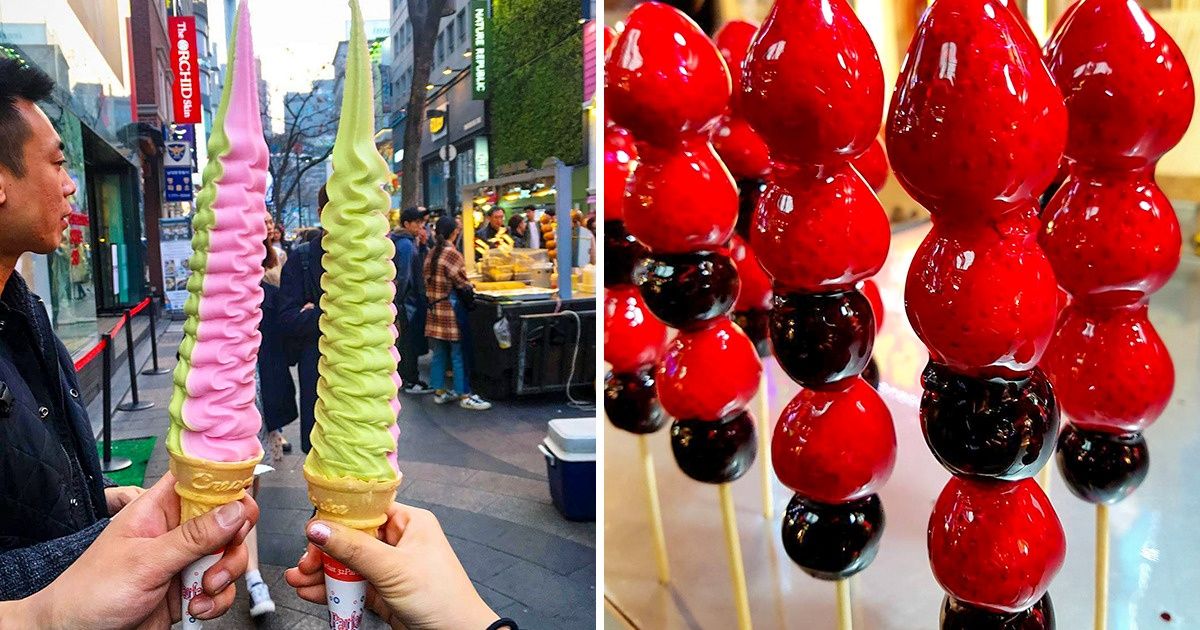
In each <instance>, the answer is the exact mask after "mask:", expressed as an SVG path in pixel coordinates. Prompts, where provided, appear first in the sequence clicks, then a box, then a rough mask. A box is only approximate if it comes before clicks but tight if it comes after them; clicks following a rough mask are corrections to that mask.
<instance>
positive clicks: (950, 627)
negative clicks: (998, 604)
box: [940, 593, 1055, 630]
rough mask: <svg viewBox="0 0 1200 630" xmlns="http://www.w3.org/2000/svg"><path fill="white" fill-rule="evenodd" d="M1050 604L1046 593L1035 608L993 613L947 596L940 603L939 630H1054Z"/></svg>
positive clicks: (1052, 608) (1052, 609) (1052, 606)
mask: <svg viewBox="0 0 1200 630" xmlns="http://www.w3.org/2000/svg"><path fill="white" fill-rule="evenodd" d="M1054 627H1055V626H1054V604H1052V603H1051V602H1050V593H1046V594H1045V595H1043V596H1042V598H1041V599H1039V600H1038V601H1037V603H1036V604H1034V605H1033V606H1031V607H1030V608H1027V609H1026V610H1022V611H1021V612H1015V613H997V612H993V611H990V610H986V609H983V608H979V607H978V606H972V605H971V604H968V603H966V602H960V601H958V600H956V599H954V598H953V597H950V596H949V595H947V596H946V598H945V599H944V600H943V601H942V621H941V626H940V630H1054Z"/></svg>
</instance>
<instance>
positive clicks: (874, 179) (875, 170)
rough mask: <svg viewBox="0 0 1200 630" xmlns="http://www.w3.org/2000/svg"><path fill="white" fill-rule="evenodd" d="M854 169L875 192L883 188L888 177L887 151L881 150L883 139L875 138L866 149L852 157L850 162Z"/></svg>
mask: <svg viewBox="0 0 1200 630" xmlns="http://www.w3.org/2000/svg"><path fill="white" fill-rule="evenodd" d="M851 164H853V165H854V169H855V170H857V171H858V172H859V174H860V175H862V177H863V179H865V180H867V185H868V186H870V187H871V190H874V191H875V192H876V193H878V192H879V191H881V190H883V187H884V185H885V184H887V178H888V161H887V153H885V152H884V150H883V141H882V140H880V139H879V138H875V141H874V142H872V143H871V146H870V147H868V148H867V150H866V151H864V152H863V153H862V155H859V156H858V157H856V158H854V161H853V162H851Z"/></svg>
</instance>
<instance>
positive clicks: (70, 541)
mask: <svg viewBox="0 0 1200 630" xmlns="http://www.w3.org/2000/svg"><path fill="white" fill-rule="evenodd" d="M106 525H108V519H104V520H102V521H99V522H97V523H95V524H94V525H92V526H91V527H88V528H86V529H82V530H80V531H78V532H75V533H74V534H71V535H70V536H63V537H62V538H55V539H54V540H47V541H46V542H43V543H38V544H36V545H31V546H29V547H22V548H20V549H13V550H11V551H5V552H3V553H0V600H13V599H21V598H24V597H29V596H30V595H32V594H34V593H36V592H38V591H40V590H42V589H43V588H46V586H47V585H49V584H50V583H51V582H53V581H54V580H55V578H57V577H58V576H59V575H61V574H62V572H63V571H66V570H67V567H69V566H71V564H73V563H74V562H75V561H76V560H78V559H79V556H81V555H83V552H84V551H87V548H88V547H90V546H91V544H92V543H93V542H95V540H96V537H97V536H99V535H100V532H102V531H104V527H105V526H106Z"/></svg>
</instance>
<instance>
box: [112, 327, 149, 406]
mask: <svg viewBox="0 0 1200 630" xmlns="http://www.w3.org/2000/svg"><path fill="white" fill-rule="evenodd" d="M125 346H126V354H128V356H129V395H130V400H129V402H126V403H121V404H119V405H117V409H120V410H121V411H142V410H144V409H149V408H151V407H153V406H154V403H152V402H150V401H149V400H139V399H138V383H137V366H135V365H134V361H135V358H134V355H135V354H136V353H135V352H134V349H135V348H134V347H133V318H132V317H130V315H129V309H125Z"/></svg>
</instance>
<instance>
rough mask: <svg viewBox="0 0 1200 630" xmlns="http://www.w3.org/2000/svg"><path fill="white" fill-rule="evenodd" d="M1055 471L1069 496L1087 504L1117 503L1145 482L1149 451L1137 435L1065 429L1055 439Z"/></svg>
mask: <svg viewBox="0 0 1200 630" xmlns="http://www.w3.org/2000/svg"><path fill="white" fill-rule="evenodd" d="M1058 469H1059V470H1060V471H1062V475H1063V480H1065V481H1066V482H1067V488H1069V489H1070V490H1071V494H1074V495H1075V496H1077V497H1079V498H1080V499H1083V500H1084V501H1087V502H1089V503H1109V504H1112V503H1117V502H1119V501H1121V500H1122V499H1124V498H1125V497H1127V496H1129V495H1130V494H1133V491H1134V490H1137V488H1138V486H1140V485H1142V481H1144V480H1145V479H1146V474H1147V473H1148V472H1149V471H1150V449H1149V447H1147V446H1146V438H1145V437H1143V436H1142V434H1141V433H1126V434H1123V435H1117V434H1113V433H1103V432H1099V431H1085V430H1082V429H1079V428H1076V427H1074V426H1068V427H1067V428H1066V429H1064V430H1063V432H1062V435H1061V436H1059V438H1058Z"/></svg>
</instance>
